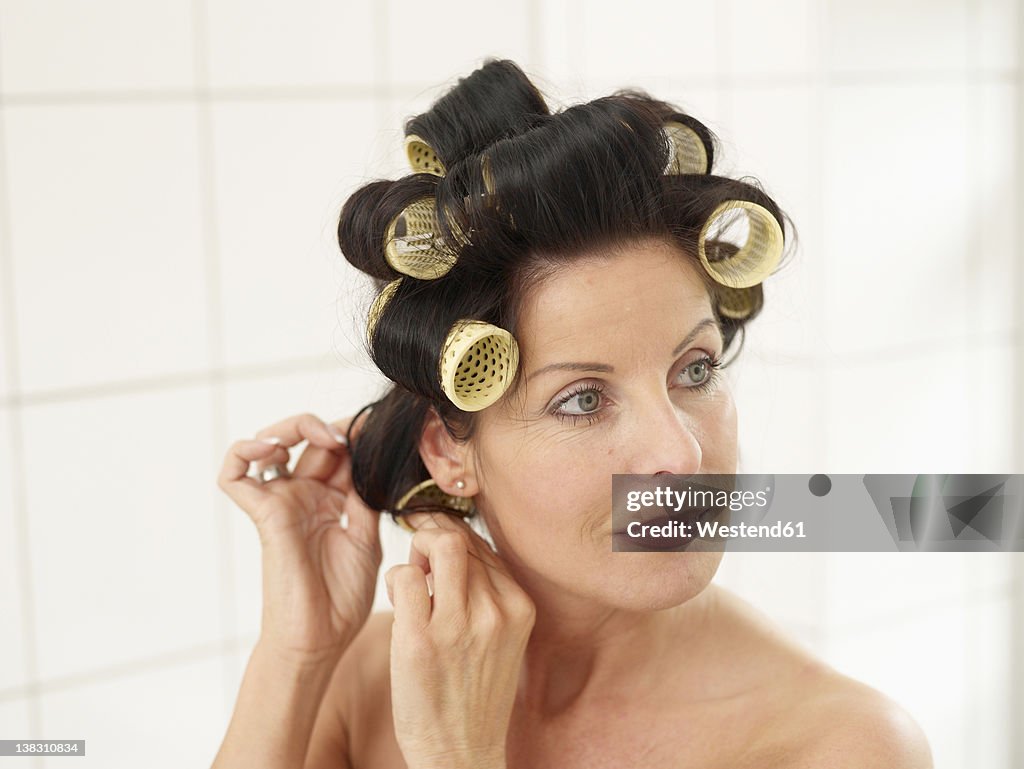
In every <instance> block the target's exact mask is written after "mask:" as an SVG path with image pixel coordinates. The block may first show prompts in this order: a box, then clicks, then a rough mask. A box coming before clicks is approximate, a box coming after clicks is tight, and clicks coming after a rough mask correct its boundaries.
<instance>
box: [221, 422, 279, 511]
mask: <svg viewBox="0 0 1024 769" xmlns="http://www.w3.org/2000/svg"><path fill="white" fill-rule="evenodd" d="M278 449H279V447H277V446H274V445H273V444H269V443H263V442H262V441H256V440H240V441H235V442H234V443H232V444H231V446H230V447H229V448H228V451H227V453H226V454H225V456H224V463H223V465H222V466H221V469H220V473H218V475H217V486H219V487H220V488H221V490H223V491H224V493H226V494H227V495H228V496H229V497H230V498H231V499H232V500H233V501H234V502H235V503H236V504H237V505H238V506H239V507H241V508H242V509H243V510H245V512H246V513H249V514H250V515H251V511H252V510H253V509H254V508H255V507H256V506H257V505H258V504H259V503H260V502H261V501H262V500H264V499H265V498H266V495H267V491H266V490H265V489H264V488H263V484H261V483H260V482H259V481H257V480H255V479H253V478H249V477H248V475H247V473H248V472H249V465H250V464H251V463H252V462H254V461H256V460H259V459H261V458H265V457H266V456H269V455H271V454H273V453H274V452H275V451H277V450H278Z"/></svg>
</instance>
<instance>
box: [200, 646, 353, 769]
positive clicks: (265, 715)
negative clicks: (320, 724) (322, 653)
mask: <svg viewBox="0 0 1024 769" xmlns="http://www.w3.org/2000/svg"><path fill="white" fill-rule="evenodd" d="M337 662H338V659H337V658H336V657H334V658H324V659H307V658H300V657H297V656H295V655H289V654H287V653H285V652H282V651H279V650H276V649H273V648H271V647H270V646H269V645H267V644H266V643H264V642H262V641H261V642H257V644H256V646H255V648H254V649H253V653H252V655H251V656H250V657H249V664H248V665H247V666H246V669H245V675H244V677H243V679H242V685H241V688H240V689H239V692H238V699H237V700H236V702H235V709H234V712H233V714H232V716H231V723H230V725H229V726H228V730H227V734H226V735H225V737H224V741H223V742H222V743H221V747H220V750H219V751H218V752H217V756H216V758H215V759H214V761H213V764H212V765H211V769H236V767H237V769H242V767H245V769H295V768H296V767H301V766H302V765H303V764H304V762H305V757H306V751H307V749H308V747H309V740H310V735H311V733H312V731H313V725H314V723H315V722H316V718H317V713H318V711H319V709H320V704H321V702H322V701H323V698H324V694H325V692H326V691H327V686H328V684H329V683H330V680H331V675H332V673H333V672H334V669H335V667H336V665H337Z"/></svg>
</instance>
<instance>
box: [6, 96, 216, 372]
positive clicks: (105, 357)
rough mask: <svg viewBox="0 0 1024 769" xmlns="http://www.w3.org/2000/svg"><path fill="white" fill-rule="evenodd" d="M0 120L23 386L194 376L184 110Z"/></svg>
mask: <svg viewBox="0 0 1024 769" xmlns="http://www.w3.org/2000/svg"><path fill="white" fill-rule="evenodd" d="M4 118H5V120H6V129H7V134H6V139H7V158H8V165H7V174H8V177H7V178H8V185H9V190H10V197H11V204H10V209H11V223H10V227H11V248H12V252H13V253H12V257H13V260H14V281H15V287H16V294H15V299H16V311H17V318H18V323H17V329H18V334H19V343H18V353H19V361H18V365H19V373H20V378H21V386H22V387H23V388H24V389H25V390H27V391H36V390H49V389H54V388H66V387H75V386H83V385H94V384H100V383H104V382H110V381H117V380H121V379H132V378H139V377H157V376H162V375H166V374H170V373H174V372H179V371H187V370H198V369H202V368H204V367H206V366H207V365H208V352H207V338H206V332H207V318H206V285H205V272H204V263H203V260H204V258H205V257H204V254H203V248H202V241H201V238H200V223H199V212H200V211H199V205H198V202H197V200H198V196H197V191H198V162H197V155H196V124H197V120H196V109H195V107H194V106H193V105H189V104H176V103H170V104H162V103H156V104H103V105H98V104H90V105H75V106H63V105H61V106H50V105H47V106H32V107H28V106H25V107H8V108H6V109H5V112H4ZM128 319H131V320H130V321H129V320H128Z"/></svg>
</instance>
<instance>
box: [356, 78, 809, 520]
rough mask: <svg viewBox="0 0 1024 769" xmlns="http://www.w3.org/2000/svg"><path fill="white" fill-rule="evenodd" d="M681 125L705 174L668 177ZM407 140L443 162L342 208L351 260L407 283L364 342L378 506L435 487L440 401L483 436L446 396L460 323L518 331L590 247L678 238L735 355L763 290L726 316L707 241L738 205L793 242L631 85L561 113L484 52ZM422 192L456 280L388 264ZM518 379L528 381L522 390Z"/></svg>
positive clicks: (381, 278)
mask: <svg viewBox="0 0 1024 769" xmlns="http://www.w3.org/2000/svg"><path fill="white" fill-rule="evenodd" d="M670 120H671V121H675V122H678V123H682V124H683V125H685V126H688V127H689V128H690V129H692V130H693V131H694V132H695V133H696V135H697V136H698V137H699V139H700V142H701V143H702V144H703V146H704V152H705V154H706V157H707V167H706V169H705V172H704V173H674V174H666V173H665V169H666V167H667V164H668V161H669V159H670V152H671V146H670V143H669V142H668V140H666V138H665V134H664V132H663V130H662V129H663V126H664V125H665V123H666V121H670ZM405 135H406V136H407V137H408V136H415V137H419V139H421V140H422V141H423V142H425V143H426V145H429V149H430V150H433V153H435V155H436V157H435V156H430V160H431V163H433V168H432V169H428V171H427V172H420V173H411V174H409V175H407V176H404V177H402V178H401V179H398V180H394V181H391V180H387V181H374V182H370V183H368V184H366V185H365V186H363V187H361V188H360V189H359V190H357V191H356V192H355V193H354V194H352V195H351V197H349V199H348V200H347V201H346V203H345V204H344V206H343V208H342V211H341V216H340V220H339V222H338V243H339V245H340V247H341V251H342V253H343V254H344V255H345V258H346V259H347V260H348V261H349V262H351V263H352V264H353V265H354V266H355V267H357V268H358V269H359V270H361V271H362V272H364V273H366V274H368V275H370V276H371V277H372V278H374V282H375V284H376V287H377V289H378V291H380V290H381V289H383V288H384V286H385V285H386V284H387V283H390V282H391V281H394V280H395V279H397V278H402V280H401V282H400V283H398V284H397V288H395V293H394V294H393V295H392V296H391V298H390V299H389V300H388V301H387V303H386V304H384V306H383V309H382V310H381V311H380V314H379V318H378V320H377V321H376V322H375V324H374V328H373V333H372V335H371V337H370V338H369V339H368V340H367V347H368V352H369V355H370V356H371V358H372V359H373V361H374V363H375V364H376V365H377V367H378V368H379V369H380V370H381V371H382V372H383V373H384V375H385V376H387V377H388V379H390V380H391V381H392V382H393V384H392V385H391V386H390V387H389V389H388V391H387V393H386V394H385V395H384V397H383V398H382V399H381V400H379V401H377V402H375V403H374V404H373V409H372V410H371V411H370V413H369V415H368V417H367V419H366V422H365V424H364V425H363V427H362V429H361V431H360V433H359V436H358V438H357V439H356V440H355V442H354V445H353V448H352V450H353V455H352V457H353V458H352V462H353V464H352V477H353V483H354V486H355V489H356V491H357V493H358V494H359V495H360V497H362V498H363V500H364V501H365V502H366V503H367V505H369V506H370V507H371V508H374V509H378V510H390V511H393V510H394V506H395V504H396V501H397V500H398V499H399V498H400V497H401V496H402V495H403V494H404V493H405V492H406V491H408V490H409V489H410V488H411V487H412V486H414V485H415V484H417V483H419V482H420V481H423V480H426V479H427V478H429V473H428V471H427V468H426V467H425V465H424V464H423V461H422V460H421V458H420V455H419V450H418V442H419V437H420V435H421V434H422V430H423V427H424V425H425V421H426V418H427V416H428V414H429V410H430V408H431V407H433V408H434V409H435V410H436V411H437V413H438V414H439V416H440V417H441V420H442V421H443V423H444V425H445V428H446V429H447V430H448V432H449V434H450V435H452V437H454V438H456V439H458V440H466V439H468V438H470V437H471V436H472V435H473V429H474V419H473V414H472V413H470V412H465V411H462V410H460V409H459V408H458V407H456V406H455V405H454V404H453V403H452V401H451V400H449V398H448V397H447V396H446V395H445V393H444V392H443V390H442V389H441V384H440V380H439V377H438V359H439V355H440V352H441V348H442V345H443V344H444V341H445V339H446V337H447V334H448V331H449V330H450V328H451V327H452V325H453V323H454V322H455V321H456V320H458V319H460V318H473V319H476V320H481V321H485V322H488V323H492V324H494V325H496V326H499V327H500V328H503V329H506V330H508V331H509V332H511V333H512V335H513V336H515V334H516V328H517V311H518V308H519V304H520V301H521V299H522V297H523V296H524V294H525V292H526V291H528V290H529V288H530V287H531V286H533V285H534V284H535V283H536V282H537V281H540V280H543V279H544V277H545V276H546V275H549V274H551V272H552V271H554V270H557V269H559V268H560V267H561V266H563V265H565V264H567V263H569V262H571V261H573V260H574V259H577V258H579V257H580V256H581V255H582V254H584V253H585V252H587V251H588V250H589V251H591V252H593V251H594V250H595V249H602V250H607V249H609V248H615V247H617V246H624V245H630V244H633V243H639V242H641V241H644V240H648V239H651V238H655V239H660V240H663V241H667V242H669V243H674V244H675V245H677V246H678V247H679V248H680V249H681V250H682V251H683V252H685V253H686V254H687V255H689V256H690V257H691V258H692V259H693V260H694V263H695V264H696V265H697V266H698V267H699V268H700V269H698V270H697V272H698V274H700V275H701V279H702V280H703V281H704V284H705V286H706V287H707V290H708V292H709V295H710V296H711V297H712V306H713V307H714V308H715V314H716V316H717V317H718V320H719V322H720V324H721V327H722V330H723V333H724V336H725V340H724V341H725V350H726V351H728V350H729V348H730V347H731V346H732V344H733V341H734V338H735V337H736V335H737V333H738V332H740V331H742V329H743V327H744V325H745V324H746V323H747V322H749V321H750V320H752V319H753V318H754V317H756V316H757V315H758V314H759V313H760V310H761V305H762V301H763V300H762V293H761V286H760V284H757V285H755V286H753V287H751V288H748V289H745V291H748V292H750V294H749V295H748V297H749V299H750V302H751V306H749V307H748V308H747V309H748V313H747V314H746V316H745V317H742V318H737V317H733V316H734V315H735V313H729V314H722V313H721V312H720V311H719V310H720V304H721V303H720V302H716V301H715V297H716V296H718V295H719V294H718V292H721V291H722V287H721V286H720V285H719V284H718V283H716V282H715V281H714V280H713V279H711V277H710V276H709V275H708V274H707V271H706V270H705V269H703V267H702V266H701V265H700V262H699V261H698V260H697V240H698V236H699V234H700V231H701V228H702V227H703V226H704V224H705V222H706V221H707V220H708V218H709V216H710V215H711V213H712V212H713V211H714V210H715V209H716V208H717V207H718V206H719V205H720V204H721V203H723V202H725V201H727V200H746V201H751V202H753V203H757V204H759V205H760V206H762V207H764V208H765V209H767V210H768V211H769V212H770V213H771V214H772V216H774V217H775V219H777V220H778V222H779V225H780V227H782V229H783V233H786V231H787V225H786V223H787V222H789V217H788V216H786V215H785V214H784V213H783V212H782V211H781V210H780V209H779V208H778V206H777V205H776V204H775V202H774V201H773V200H772V199H771V198H770V197H768V195H767V194H765V192H764V191H763V190H762V189H761V187H760V185H758V184H757V182H756V180H751V181H752V183H748V182H746V181H744V180H742V179H740V180H737V179H730V178H727V177H723V176H716V175H714V174H712V173H711V168H712V165H713V161H714V158H715V150H716V148H717V146H718V144H719V140H718V138H717V137H716V136H715V135H714V134H713V133H712V132H711V131H710V130H709V129H708V128H707V127H706V126H705V125H704V124H703V123H701V122H700V121H698V120H696V119H695V118H693V117H691V116H690V115H687V114H685V113H684V112H682V111H681V110H680V109H679V108H677V107H675V106H673V105H671V104H669V103H666V102H663V101H659V100H657V99H654V98H652V97H651V96H649V95H648V94H647V93H645V92H643V91H640V90H636V89H625V90H619V91H616V92H615V93H613V94H612V95H610V96H605V97H602V98H598V99H594V100H593V101H590V102H587V103H583V104H577V105H573V106H570V107H568V108H566V109H564V110H562V111H560V112H557V113H554V114H552V113H551V112H550V111H549V109H548V107H547V104H546V103H545V101H544V98H543V96H542V95H541V94H540V92H539V91H538V90H537V88H536V87H535V86H534V85H533V83H531V82H530V80H529V79H528V78H527V76H526V75H525V74H524V73H523V71H522V70H521V69H520V68H519V67H518V66H517V65H516V64H515V63H514V62H512V61H508V60H495V59H488V60H486V61H485V63H484V65H483V66H482V67H481V68H479V69H477V70H476V71H475V72H473V73H472V74H470V75H469V76H467V77H464V78H461V79H460V80H459V81H458V83H457V85H455V86H454V87H453V88H452V89H451V90H450V91H449V92H448V93H447V94H445V95H444V96H443V97H441V98H440V99H438V100H437V101H436V102H435V103H434V104H433V105H432V106H431V108H430V110H429V111H427V112H425V113H423V114H421V115H417V116H415V117H413V118H411V119H410V120H409V121H408V122H407V123H406V124H405ZM428 155H429V152H428ZM431 171H433V172H431ZM438 172H440V173H443V175H438ZM425 196H428V197H430V198H432V199H433V201H434V203H435V207H436V211H437V222H436V224H437V227H438V228H439V230H440V235H441V237H442V240H443V242H445V243H457V244H458V249H457V253H456V254H455V256H456V257H457V258H456V259H455V261H454V265H453V266H452V267H451V269H450V270H449V271H448V272H447V273H446V274H444V275H443V276H442V277H440V278H436V279H430V280H419V279H415V278H411V277H408V276H403V275H402V273H399V272H397V271H396V270H395V269H393V268H392V267H391V265H390V264H389V263H388V261H387V260H386V259H385V242H386V239H387V236H388V227H389V224H390V223H391V222H392V220H394V219H395V218H396V217H397V216H398V215H399V214H400V213H401V212H402V211H403V209H405V208H406V206H408V205H410V204H411V203H413V202H414V201H416V200H417V199H420V198H423V197H425ZM792 229H793V228H792V223H791V222H790V224H789V230H790V231H792ZM465 233H469V237H468V238H466V237H463V235H464V234H465ZM785 239H786V240H787V241H789V240H790V238H789V237H786V238H785ZM736 250H737V246H735V245H733V244H731V243H729V242H727V241H725V240H721V241H709V242H708V243H707V244H706V252H707V254H708V259H709V260H710V261H715V260H720V259H723V258H725V257H727V256H729V255H731V254H732V253H735V252H736ZM740 349H742V339H741V343H740ZM521 379H522V377H521V376H519V375H518V374H517V376H516V377H515V379H514V380H513V383H512V386H513V388H516V387H517V385H518V382H519V380H521ZM512 391H513V390H510V391H509V392H512ZM507 395H508V393H506V397H507ZM410 509H411V508H410ZM435 509H442V510H446V511H447V512H455V511H454V510H452V509H450V508H445V507H444V506H443V505H442V506H439V507H436V508H435ZM392 514H393V515H394V513H393V512H392Z"/></svg>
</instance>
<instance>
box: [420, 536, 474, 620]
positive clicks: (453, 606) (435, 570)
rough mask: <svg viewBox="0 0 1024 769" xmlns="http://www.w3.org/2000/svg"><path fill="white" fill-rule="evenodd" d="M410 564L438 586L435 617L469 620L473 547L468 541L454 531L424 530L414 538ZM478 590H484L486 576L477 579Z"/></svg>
mask: <svg viewBox="0 0 1024 769" xmlns="http://www.w3.org/2000/svg"><path fill="white" fill-rule="evenodd" d="M409 563H410V565H412V566H416V567H417V568H419V569H420V571H422V572H423V573H424V574H430V575H431V577H432V581H433V583H434V612H433V614H434V616H440V617H442V618H444V619H446V620H450V619H454V618H455V617H460V616H465V614H466V607H467V606H468V605H469V592H470V587H471V586H470V585H469V582H470V580H469V571H470V564H469V544H468V543H467V541H466V537H465V536H464V535H463V534H460V533H459V532H457V531H454V530H452V529H442V528H440V527H432V528H421V529H420V530H419V531H417V532H416V533H415V534H413V535H412V543H411V545H410V547H409ZM474 577H475V578H476V579H475V580H474V581H475V583H476V584H474V585H473V587H475V588H479V587H482V585H481V584H480V580H481V579H483V580H486V579H487V577H486V576H485V575H484V574H476V575H474Z"/></svg>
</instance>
